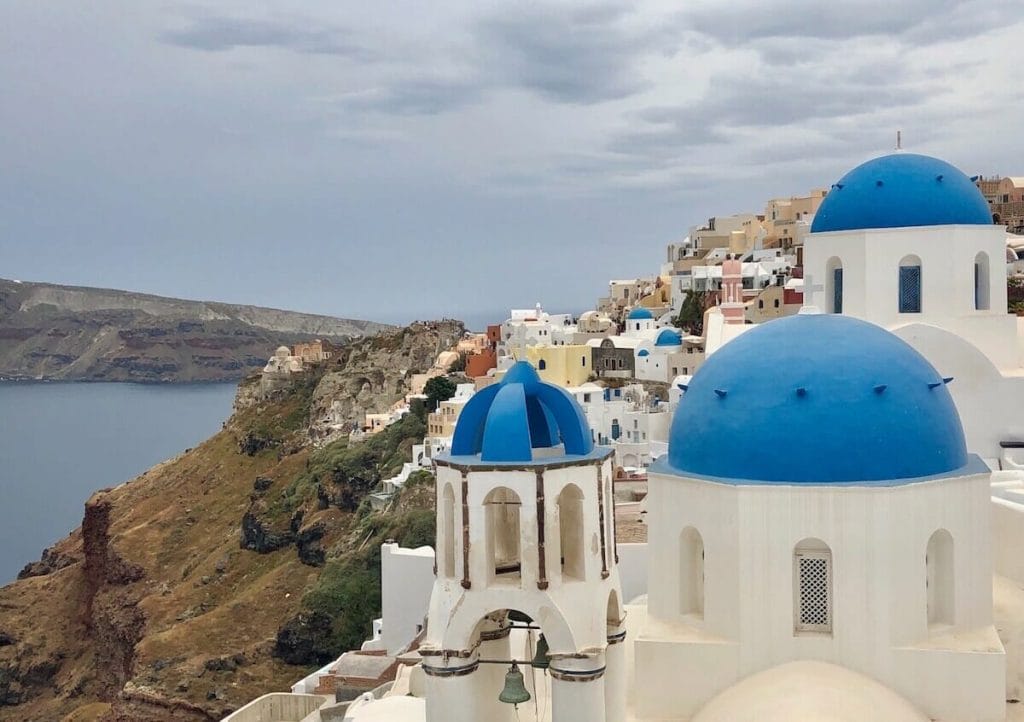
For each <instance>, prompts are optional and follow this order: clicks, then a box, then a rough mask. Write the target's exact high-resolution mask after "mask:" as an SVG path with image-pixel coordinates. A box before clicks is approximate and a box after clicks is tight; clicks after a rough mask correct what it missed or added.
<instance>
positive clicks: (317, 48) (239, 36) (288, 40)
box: [160, 16, 372, 59]
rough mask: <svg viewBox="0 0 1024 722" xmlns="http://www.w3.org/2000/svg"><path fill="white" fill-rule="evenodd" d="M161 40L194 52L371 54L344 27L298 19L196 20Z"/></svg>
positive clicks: (207, 17)
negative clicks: (242, 50)
mask: <svg viewBox="0 0 1024 722" xmlns="http://www.w3.org/2000/svg"><path fill="white" fill-rule="evenodd" d="M160 39H161V40H162V41H163V42H165V43H167V44H169V45H177V46H179V47H183V48H191V49H193V50H204V51H207V52H224V51H227V50H233V49H235V48H241V47H249V48H256V47H258V48H279V49H283V50H290V51H293V52H297V53H309V54H314V55H340V56H344V57H348V58H353V59H368V58H370V57H371V55H372V54H371V53H370V52H369V50H368V49H367V48H365V47H364V46H362V45H361V44H359V43H358V42H356V41H354V40H353V39H352V37H351V33H350V32H349V31H347V30H344V29H341V28H329V27H323V24H322V23H313V22H309V23H298V22H296V21H294V20H283V19H282V20H257V19H253V18H230V17H222V16H203V17H195V18H192V19H191V20H190V21H189V22H188V24H187V25H186V26H185V27H184V28H179V29H177V30H168V31H166V32H164V33H162V34H161V36H160Z"/></svg>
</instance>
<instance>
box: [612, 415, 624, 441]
mask: <svg viewBox="0 0 1024 722" xmlns="http://www.w3.org/2000/svg"><path fill="white" fill-rule="evenodd" d="M621 435H622V429H621V428H620V427H619V420H618V419H612V438H613V439H617V438H619V436H621Z"/></svg>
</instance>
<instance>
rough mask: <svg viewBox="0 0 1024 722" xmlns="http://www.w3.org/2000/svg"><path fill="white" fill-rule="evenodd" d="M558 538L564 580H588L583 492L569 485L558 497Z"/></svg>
mask: <svg viewBox="0 0 1024 722" xmlns="http://www.w3.org/2000/svg"><path fill="white" fill-rule="evenodd" d="M558 536H559V540H560V541H561V549H562V579H563V580H578V581H583V580H584V579H586V576H587V575H586V560H585V559H584V556H583V492H582V491H580V489H579V487H578V486H576V485H575V484H569V485H567V486H566V487H565V488H564V489H562V493H561V494H559V495H558Z"/></svg>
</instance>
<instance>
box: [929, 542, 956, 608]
mask: <svg viewBox="0 0 1024 722" xmlns="http://www.w3.org/2000/svg"><path fill="white" fill-rule="evenodd" d="M924 565H925V570H926V572H927V576H926V584H927V587H928V625H929V626H932V625H951V624H953V623H954V619H955V614H954V606H955V604H954V589H955V587H954V585H953V537H952V535H951V534H950V533H949V532H948V531H946V530H945V529H939V530H938V531H936V532H935V533H934V534H932V536H931V538H930V539H929V540H928V548H927V550H926V551H925V556H924Z"/></svg>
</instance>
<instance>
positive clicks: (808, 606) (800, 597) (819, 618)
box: [794, 550, 832, 632]
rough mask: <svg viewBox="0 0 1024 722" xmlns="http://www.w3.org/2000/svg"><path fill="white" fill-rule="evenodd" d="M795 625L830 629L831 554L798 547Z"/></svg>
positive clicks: (814, 629) (809, 629)
mask: <svg viewBox="0 0 1024 722" xmlns="http://www.w3.org/2000/svg"><path fill="white" fill-rule="evenodd" d="M794 563H795V566H796V569H794V576H795V581H796V587H797V588H796V589H795V590H794V591H795V592H796V600H797V608H796V610H795V612H796V614H795V616H796V619H795V626H796V631H798V632H831V631H832V554H831V553H830V552H829V551H804V550H797V552H796V555H795V558H794Z"/></svg>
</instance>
